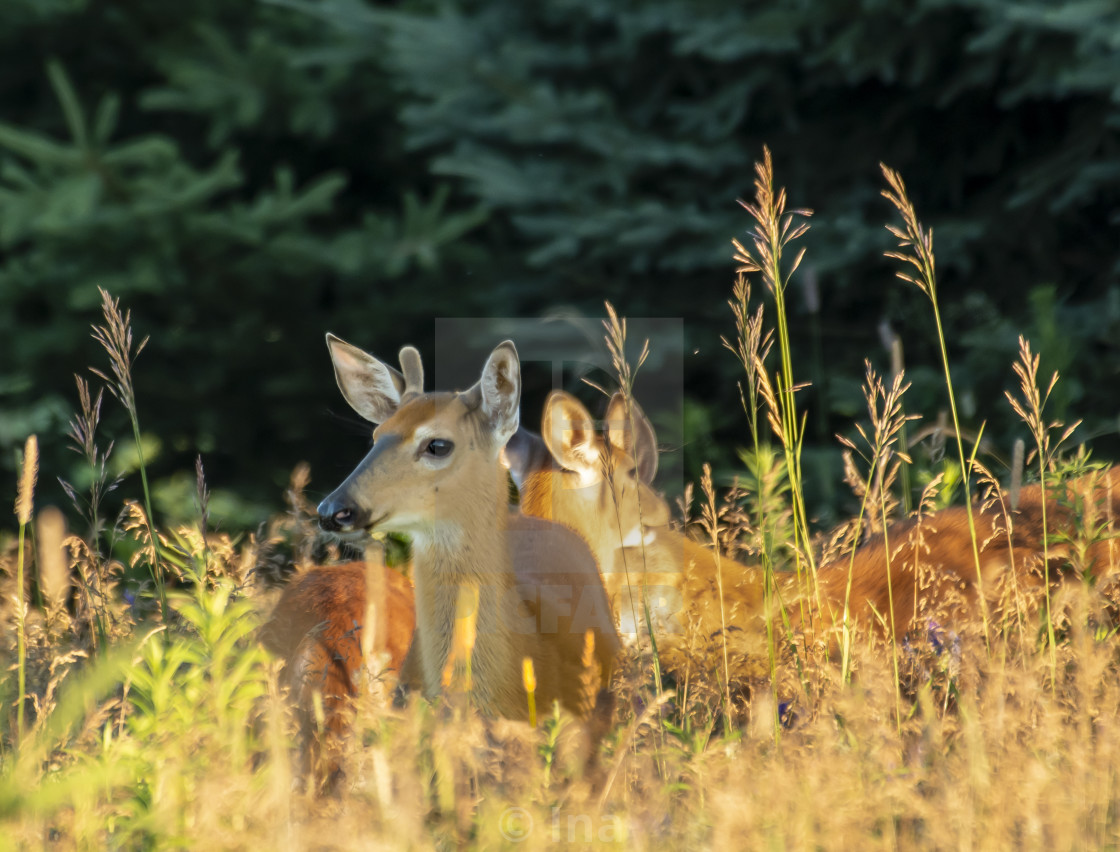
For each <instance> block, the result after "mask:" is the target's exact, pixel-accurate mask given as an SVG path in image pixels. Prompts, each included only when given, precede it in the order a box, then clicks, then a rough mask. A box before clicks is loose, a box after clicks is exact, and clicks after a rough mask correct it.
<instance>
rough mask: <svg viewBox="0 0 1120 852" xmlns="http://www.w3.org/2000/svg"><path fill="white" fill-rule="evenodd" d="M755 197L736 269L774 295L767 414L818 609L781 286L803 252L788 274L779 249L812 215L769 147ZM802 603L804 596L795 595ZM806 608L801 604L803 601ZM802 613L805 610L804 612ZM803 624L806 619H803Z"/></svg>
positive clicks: (758, 169)
mask: <svg viewBox="0 0 1120 852" xmlns="http://www.w3.org/2000/svg"><path fill="white" fill-rule="evenodd" d="M755 175H756V177H755V182H754V186H755V200H754V202H753V203H747V202H745V201H740V202H739V203H740V204H741V205H742V206H743V208H744V209H746V211H747V212H748V213H749V214H750V215H751V217H752V218H753V219H754V220H755V226H754V228H753V229H752V232H751V244H752V248H751V249H748V248H747V247H746V246H744V245H743V244H742V243H741V242H739V241H738V240H733V245H734V246H735V249H736V254H735V260H736V261H738V262H739V263H740V264H741V266H740V267H739V270H738V271H739V272H741V273H743V272H745V273H754V272H757V273H760V274H761V275H762V280H763V282H764V283H765V285H766V289H767V290H768V291H769V293H770V295H771V296H772V297H773V299H774V312H775V320H774V325H775V328H776V329H777V333H778V354H779V361H780V369H779V372H778V374H777V375H776V376H775V384H776V388H775V397H774V398H775V401H776V403H777V406H776V413H777V417H776V419H775V418H771V420H770V422H771V425H772V426H776V427H777V428H776V429H775V432H776V434H777V435H778V437H779V440H780V441H781V444H782V448H783V450H784V452H785V458H786V471H787V476H788V477H789V482H790V493H791V502H792V507H793V525H794V553H795V568H796V572H797V583H798V586H799V588H800V589H802V590H804V589H805V586H806V584H807V585H808V586H809V588H810V590H811V592H812V594H813V595H814V596H815V597H816V601H817V609H818V612H819V611H820V605H821V604H820V594H819V589H818V588H817V577H816V574H817V571H816V564H815V561H814V559H813V547H812V539H811V533H810V530H809V518H808V513H807V511H806V509H805V495H804V488H803V478H802V475H801V453H800V448H801V443H802V440H803V437H804V429H805V420H804V418H803V417H799V415H798V412H797V405H796V401H795V398H794V395H795V394H796V393H797V391H798V390H800V389H801V388H802V387H803V385H795V384H794V382H793V366H792V357H791V352H790V335H789V321H788V317H787V313H786V302H785V290H786V286H787V284H788V281H789V278H790V277H791V276H792V275H793V273H794V272H795V271H796V270H797V267H798V266H799V265H800V263H801V260H802V259H803V258H804V256H805V250H804V248H802V249H801V250H800V251H799V252H798V253H797V254H796V255H795V256H794V259H793V261H792V263H791V264H790V268H789V270H788V272H785V271H783V269H782V258H783V252H784V251H785V249H786V247H787V246H788V245H789V244H790V243H791V242H792V241H793V240H796V239H798V238H799V237H801V236H802V235H804V234H805V232H806V231H808V230H809V226H808V224H806V223H805V222H796V223H795V217H800V218H807V217H809V216H811V215H812V211H811V210H808V209H797V210H790V211H788V212H787V211H786V193H785V190H784V189H781V190H778V191H777V192H775V190H774V164H773V161H772V158H771V156H770V149H769V148H763V159H762V162H761V163H755ZM798 597H799V599H801V600H802V601H804V600H805V599H806V597H805V596H804V595H799V596H798ZM802 606H804V603H802ZM803 615H804V613H803ZM803 620H804V622H805V623H808V622H809V619H807V618H805V619H803Z"/></svg>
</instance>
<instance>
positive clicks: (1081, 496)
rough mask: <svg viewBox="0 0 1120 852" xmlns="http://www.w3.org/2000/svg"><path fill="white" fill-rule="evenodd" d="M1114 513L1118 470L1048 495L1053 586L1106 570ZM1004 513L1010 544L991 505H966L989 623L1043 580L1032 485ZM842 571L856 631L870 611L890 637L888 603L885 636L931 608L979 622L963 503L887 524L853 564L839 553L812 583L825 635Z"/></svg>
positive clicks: (1111, 559)
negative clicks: (970, 508) (817, 587)
mask: <svg viewBox="0 0 1120 852" xmlns="http://www.w3.org/2000/svg"><path fill="white" fill-rule="evenodd" d="M1004 499H1006V496H1005V498H1004ZM1118 512H1120V473H1118V472H1117V471H1116V470H1108V471H1102V472H1097V473H1090V474H1087V475H1085V476H1083V477H1081V478H1079V479H1076V480H1072V481H1070V482H1067V483H1063V484H1061V485H1058V486H1055V487H1052V488H1048V489H1047V493H1046V528H1047V529H1049V530H1050V535H1049V557H1050V566H1049V575H1050V579H1051V582H1052V583H1057V582H1060V581H1061V580H1062V579H1063V578H1066V577H1069V576H1071V575H1072V576H1078V575H1079V574H1082V573H1084V574H1090V575H1094V576H1098V577H1099V576H1101V575H1102V574H1104V573H1105V572H1111V571H1114V570H1115V568H1116V565H1117V556H1118V553H1117V546H1118V545H1117V540H1116V538H1115V535H1116V532H1115V530H1114V528H1113V527H1114V524H1115V522H1116V518H1117V517H1118ZM1009 515H1010V541H1009V536H1008V532H1007V528H1008V524H1007V522H1006V521H1005V520H1004V515H1003V511H1002V510H1001V508H1000V504H999V502H998V501H996V502H995V503H994V504H993V505H989V506H988V507H987V508H985V509H983V510H981V509H980V508H979V507H974V508H973V519H974V523H975V527H976V537H977V542H978V543H979V546H980V563H981V569H982V571H981V576H982V577H983V589H984V598H985V601H986V602H987V604H988V607H989V609H990V611H991V613H992V615H993V616H994V617H995V618H996V619H997V620H998V619H1000V618H1001V617H1002V615H1003V614H1004V612H1005V610H1007V609H1009V608H1010V607H1012V606H1015V605H1016V599H1015V596H1016V594H1017V593H1021V592H1026V593H1027V602H1028V603H1033V604H1034V605H1037V601H1038V594H1037V592H1038V591H1040V590H1041V588H1042V586H1043V582H1044V581H1043V574H1044V572H1043V544H1044V542H1043V535H1042V530H1043V519H1042V489H1041V487H1040V486H1039V485H1032V486H1029V487H1027V488H1024V489H1023V490H1022V495H1021V498H1020V501H1019V506H1018V508H1017V509H1016V510H1015V511H1013V512H1012V511H1010V509H1009ZM1087 527H1088V528H1094V527H1095V528H1096V530H1097V531H1096V533H1095V534H1094V535H1093V536H1092V537H1091V538H1087V539H1086V540H1084V542H1083V544H1084V551H1083V553H1078V552H1077V551H1078V550H1079V548H1078V547H1077V546H1076V545H1077V543H1078V538H1079V537H1084V534H1083V532H1082V530H1083V529H1085V528H1087ZM923 540H924V544H923V543H922V541H923ZM887 553H889V554H890V587H889V589H888V584H887ZM916 566H917V569H918V570H915V567H916ZM849 567H851V576H852V588H851V594H850V597H849V601H850V603H849V607H850V611H851V613H852V614H853V615H854V616H855V617H856V618H857V619H858V620H859V621H860V622H861V623H863V624H864V626H866V625H867V624H868V623H869V622H871V621H872V620H873V619H875V617H874V615H873V614H872V612H871V607H874V609H875V610H876V611H877V612H878V613H880V614H882V616H883V617H884V618H886V619H888V622H887V629H888V630H889V629H890V622H889V618H890V612H891V605H890V601H891V599H892V598H893V602H894V630H895V633H896V635H899V636H901V635H902V634H904V633H905V632H906V631H907V630H909V629H911V628H912V627H922V626H923V625H924V624H925V621H926V620H927V619H930V618H935V617H941V616H939V615H937V612H938V610H935V607H937V608H939V610H940V611H941V612H942V613H946V614H949V615H950V616H951V615H957V616H960V615H965V616H969V617H970V618H976V617H978V616H979V608H978V606H977V572H976V561H975V557H974V555H973V549H972V539H971V535H970V533H969V528H968V517H967V514H966V510H965V508H964V507H963V506H954V507H952V508H949V509H943V510H941V511H939V512H935V513H934V514H932V515H930V516H928V517H925V518H923V519H922V520H921V521H920V522H919V521H916V520H913V519H911V520H907V521H903V522H899V523H896V524H893V525H892V526H891V527H890V528H889V529H888V533H887V540H886V543H884V540H883V536H882V535H878V536H875V537H874V538H873V539H872V540H870V541H869V542H867V543H866V544H864V545H863V546H861V547H860V548H859V549H857V550H856V552H855V559H854V563H852V560H851V557H850V556H847V557H839V558H837V559H835V560H833V561H832V562H831V563H829V564H827V565H824V566H823V567H822V568H821V569H820V571H819V574H818V577H819V580H820V588H821V597H822V600H823V602H824V604H825V606H824V609H825V610H826V612H825V624H824V626H825V627H826V628H827V627H828V626H830V625H832V626H834V625H835V624H836V623H838V622H839V621H840V620H841V619H842V615H843V607H844V600H845V594H846V589H847V584H848V576H849ZM794 609H797V607H794ZM810 609H812V608H810ZM794 616H795V618H796V616H797V613H794Z"/></svg>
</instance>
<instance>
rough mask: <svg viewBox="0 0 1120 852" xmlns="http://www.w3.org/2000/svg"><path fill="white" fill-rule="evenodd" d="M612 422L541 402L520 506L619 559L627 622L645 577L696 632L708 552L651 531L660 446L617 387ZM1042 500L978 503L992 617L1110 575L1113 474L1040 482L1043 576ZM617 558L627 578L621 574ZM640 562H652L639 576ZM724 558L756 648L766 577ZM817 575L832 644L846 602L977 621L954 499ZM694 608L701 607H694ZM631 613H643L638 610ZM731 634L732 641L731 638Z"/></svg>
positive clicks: (898, 622) (795, 615)
mask: <svg viewBox="0 0 1120 852" xmlns="http://www.w3.org/2000/svg"><path fill="white" fill-rule="evenodd" d="M607 421H608V424H607V437H606V439H604V438H602V437H600V436H599V435H598V433H596V432H595V430H594V429H593V424H592V421H591V418H590V415H589V414H588V413H587V411H586V409H585V408H584V407H583V406H582V405H581V404H580V403H579V402H578V401H576V400H575V399H574V398H572V397H570V396H569V395H568V394H564V393H562V392H554V393H553V394H552V396H550V397H549V400H548V402H547V403H546V406H545V414H544V418H543V425H542V431H543V433H544V440H543V441H542V439H541V438H537V437H536V436H534V435H532V434H531V433H527V432H525V431H524V430H522V431H521V432H520V433H519V434H518V435H517V436H515V437H514V439H513V440H512V441H511V442H510V445H509V447H507V449H506V458H507V462H508V463H509V464H510V467H511V472H512V473H513V475H514V479H515V481H517V482H518V484H519V487H520V488H521V490H522V510H523V511H525V512H527V513H529V514H533V515H538V516H541V517H547V518H551V519H553V520H556V521H558V522H560V523H563V524H565V525H567V526H569V527H571V528H572V529H574V530H576V531H577V532H579V533H580V534H581V535H583V536H584V537H585V538H586V539H587V540H588V541H589V542H591V543H592V548H593V550H595V552H596V555H597V556H598V558H599V560H600V564H601V565H603V566H604V570H606V566H608V565H610V566H614V568H613V570H614V572H615V574H614V576H613V577H611V576H607V577H605V580H606V583H607V586H608V588H609V589H611V590H612V604H614V605H615V606H617V607H619V608H620V614H621V623H622V624H623V625H624V626H626V625H629V624H633V623H634V622H633V619H634V616H633V615H630V614H628V613H627V608H628V607H629V606H630V604H629V600H628V599H629V597H630V596H631V592H633V598H634V600H635V601H638V602H639V603H638V606H639V607H640V597H639V595H638V594H637V592H636V591H635V589H636V587H637V586H639V585H640V584H641V583H642V582H647V583H648V584H649V585H651V586H654V587H658V586H662V584H664V585H665V586H669V587H670V591H672V590H673V589H675V590H678V591H679V594H680V597H679V598H678V599H677V601H676V605H677V607H678V613H679V614H678V619H679V621H680V622H681V623H682V624H685V623H686V622H688V621H691V622H693V623H700V624H704V625H705V626H706V627H705V629H707V628H708V627H714V626H715V625H716V624H718V618H719V610H718V595H717V588H716V580H715V577H716V562H715V557H714V555H713V554H712V552H711V551H709V550H707V549H706V548H703V547H700V546H699V545H697V544H696V543H694V542H692V541H690V540H689V539H687V538H685V537H684V536H681V535H680V534H679V533H673V532H670V531H667V530H663V529H662V528H660V527H658V526H657V524H658V523H659V522H660V520H661V518H663V517H665V516H666V515H667V514H668V506H667V505H666V504H665V501H664V499H663V498H661V497H660V496H659V495H658V494H657V493H656V492H655V491H653V490H652V488H651V487H649V486H650V479H651V477H652V472H653V471H654V470H656V463H655V462H651V461H650V456H651V455H655V454H656V451H657V450H656V441H655V436H654V432H653V428H652V426H651V425H650V424H649V421H648V420H646V418H645V416H644V414H643V413H642V411H641V409H640V408H639V407H638V406H637V405H636V404H632V408H631V414H630V417H629V418H627V417H626V416H625V413H624V407H623V402H622V400H621V398H620V397H619V396H618V395H616V396H615V397H614V398H613V399H612V400H611V403H610V406H609V409H608V413H607ZM631 423H632V425H631ZM631 436H632V437H631ZM634 459H642V460H643V461H642V462H640V463H639V462H635V461H634ZM605 469H613V470H614V471H615V474H614V475H613V476H611V477H608V476H606V475H605V474H604V470H605ZM635 480H637V481H635ZM639 500H640V503H641V508H640V510H639V507H638V503H639ZM1042 507H1043V500H1042V489H1041V487H1040V486H1039V485H1032V486H1028V487H1025V488H1023V489H1022V491H1021V494H1020V497H1019V501H1018V505H1017V507H1016V508H1014V509H1012V508H1011V507H1010V506H1005V505H1004V504H1002V503H1001V502H1000V501H999V500H992V501H989V502H988V504H987V505H986V506H985V507H983V508H981V507H980V506H974V507H973V515H974V523H975V527H976V536H977V542H978V548H979V551H980V564H981V574H982V577H983V583H984V585H983V594H984V598H985V601H986V602H987V604H988V605H989V609H990V610H991V612H992V613H993V615H994V616H995V617H997V618H1002V617H1003V616H1004V615H1005V614H1007V612H1006V611H1007V610H1008V608H1009V607H1011V606H1017V607H1021V606H1024V605H1025V606H1028V607H1030V606H1037V604H1038V598H1039V595H1038V594H1037V592H1038V591H1039V590H1040V589H1041V587H1042V585H1043V577H1044V575H1045V573H1049V576H1050V578H1051V580H1052V582H1054V583H1057V582H1059V581H1060V580H1061V579H1062V578H1064V577H1068V576H1071V575H1073V576H1077V575H1090V576H1098V577H1099V576H1101V574H1102V573H1112V574H1115V571H1116V568H1117V564H1118V561H1120V541H1118V540H1117V537H1116V536H1117V530H1116V524H1117V523H1118V519H1120V473H1118V472H1117V471H1116V470H1115V469H1110V470H1107V471H1100V472H1095V473H1089V474H1087V475H1085V476H1082V477H1079V478H1078V479H1074V480H1072V481H1068V482H1065V483H1061V484H1058V485H1052V486H1050V487H1048V489H1047V491H1046V525H1045V528H1046V529H1048V530H1049V535H1048V537H1047V538H1046V542H1045V543H1046V544H1047V547H1046V548H1045V552H1046V553H1047V555H1048V556H1049V558H1050V566H1049V572H1044V571H1043V553H1044V546H1043V545H1044V536H1043V529H1044V527H1043V519H1042ZM615 518H617V519H618V520H617V522H615ZM605 519H607V520H610V521H611V522H612V523H615V529H614V532H613V535H612V534H611V533H610V531H609V530H607V529H606V524H605V522H604V520H605ZM620 531H621V532H620ZM643 539H644V540H645V545H644V550H645V554H644V562H643V555H642V553H641V552H640V551H639V550H638V549H636V548H631V547H629V546H627V545H628V544H629V543H630V542H634V541H640V540H643ZM623 556H625V557H626V559H625V563H626V566H627V569H628V571H627V572H621V571H620V563H621V562H622V561H623V559H622V557H623ZM643 565H644V566H648V567H646V569H645V570H646V573H645V574H644V575H643V574H642V573H641V572H642V570H643ZM666 566H667V567H666ZM678 566H679V569H678ZM720 566H721V569H722V572H723V597H724V604H725V606H724V611H725V618H726V623H727V625H728V627H729V629H731V630H734V631H742V635H741V636H738V637H737V639H738V641H741V642H745V643H746V650H747V652H748V653H750V652H752V651H753V649H755V648H757V647H758V645H757V642H755V641H754V640H753V639H752V637H753V636H757V635H758V627H759V615H760V613H761V604H762V585H761V584H762V572H761V571H760V570H759V569H756V568H751V567H748V566H744V565H741V564H739V563H737V562H734V561H732V560H729V559H726V558H724V559H721V560H720ZM888 567H889V576H890V582H889V587H888ZM849 568H851V577H852V580H851V590H850V593H849V592H848V577H849ZM674 571H677V573H676V575H675V576H676V585H673V577H674V574H673V572H674ZM818 578H819V583H820V604H821V606H820V608H819V609H818V607H817V605H816V596H815V595H813V596H811V597H810V599H809V600H808V601H807V605H806V607H805V608H804V612H806V613H808V614H809V615H810V620H811V622H812V625H813V627H814V628H815V629H821V630H822V633H821V635H822V636H824V637H828V638H829V639H830V641H831V639H832V638H833V631H834V629H835V628H836V627H837V625H838V624H839V623H840V622H841V620H842V618H843V613H844V601H845V599H847V600H848V613H849V618H850V619H853V620H855V621H856V622H858V623H859V624H861V625H862V626H863V628H864V629H879V628H886V629H888V630H889V629H890V626H891V615H892V612H891V604H892V602H893V625H894V630H895V634H896V635H897V636H900V637H901V636H902V635H904V634H905V633H906V632H907V631H909V630H911V629H914V628H917V629H919V630H924V629H925V628H926V627H927V626H928V625H929V622H930V621H937V622H939V623H942V624H944V623H945V622H944V619H946V618H948V619H953V618H961V617H964V618H966V619H969V620H978V619H979V608H978V601H977V572H976V562H975V557H974V555H973V548H972V539H971V535H970V532H969V527H968V519H967V515H966V512H965V509H964V507H963V506H959V507H953V508H949V509H943V510H940V511H937V512H934V513H932V514H930V515H927V516H925V517H923V518H922V519H921V520H914V519H909V520H905V521H899V522H896V523H894V524H891V525H890V526H889V527H888V529H887V533H886V536H885V541H884V535H882V534H880V535H877V536H874V537H872V538H871V539H870V540H868V541H867V542H865V543H863V544H862V545H861V546H860V547H858V548H857V549H856V551H855V554H854V563H853V561H852V555H851V553H850V552H849V553H848V555H846V556H843V555H842V556H839V557H836V558H835V559H833V560H832V561H831V562H829V563H827V564H824V565H822V566H821V567H820V568H819V569H818ZM781 585H782V586H783V587H784V588H782V589H781V591H782V593H783V599H784V601H785V603H786V605H787V608H788V610H789V615H790V619H791V622H792V624H793V627H794V629H795V631H796V632H801V631H802V630H803V629H809V625H808V624H803V623H802V619H801V612H802V611H803V610H802V608H801V607H800V606H796V605H795V603H796V602H795V600H794V592H793V589H792V587H791V586H792V584H791V583H790V582H789V581H788V580H787V581H786V582H785V583H782V584H781ZM669 599H671V596H667V595H661V596H660V597H659V598H656V599H655V600H658V601H666V600H669ZM668 609H670V610H671V609H672V607H669V608H668ZM651 610H653V613H654V616H655V618H654V624H655V627H654V629H655V632H656V631H657V630H658V626H659V625H664V624H665V623H666V621H667V620H668V617H669V616H670V615H672V612H670V611H668V610H666V611H663V612H660V613H658V612H657V607H656V605H654V606H651ZM697 610H699V614H698V615H694V614H693V613H694V612H695V611H697ZM637 616H638V617H639V618H640V617H641V611H640V609H637ZM639 623H640V622H639ZM708 635H710V636H715V635H717V634H716V633H714V632H711V633H709V634H708ZM728 635H729V639H730V638H731V637H733V635H734V634H728ZM729 644H730V642H729Z"/></svg>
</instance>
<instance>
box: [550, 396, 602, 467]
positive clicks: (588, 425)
mask: <svg viewBox="0 0 1120 852" xmlns="http://www.w3.org/2000/svg"><path fill="white" fill-rule="evenodd" d="M541 437H542V438H543V439H544V443H545V445H546V446H547V447H548V451H549V452H550V453H552V457H553V458H554V459H556V462H557V464H559V465H560V466H561V467H562V468H564V469H566V470H572V471H575V472H576V473H581V474H592V475H594V476H601V475H602V473H603V470H602V464H603V461H602V458H601V457H600V453H599V443H598V442H599V435H598V433H597V432H596V431H595V421H594V420H592V419H591V414H590V413H589V412H588V411H587V409H586V408H584V406H583V403H582V402H580V401H579V400H578V399H576V398H575V397H574V396H572V395H571V394H570V393H567V392H565V391H553V392H552V393H550V394H549V395H548V400H547V401H546V402H545V404H544V415H543V416H542V417H541Z"/></svg>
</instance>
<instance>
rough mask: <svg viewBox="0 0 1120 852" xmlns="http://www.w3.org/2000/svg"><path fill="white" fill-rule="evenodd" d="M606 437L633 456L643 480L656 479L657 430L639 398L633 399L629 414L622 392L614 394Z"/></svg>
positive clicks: (609, 411)
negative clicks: (640, 403)
mask: <svg viewBox="0 0 1120 852" xmlns="http://www.w3.org/2000/svg"><path fill="white" fill-rule="evenodd" d="M607 440H609V441H610V442H611V444H612V445H614V446H615V447H617V448H618V449H620V450H622V451H623V452H624V453H626V454H628V455H629V456H630V457H631V458H632V459H634V464H635V465H636V466H637V468H638V478H639V479H641V480H642V482H645V483H647V484H649V483H651V482H653V477H654V476H656V475H657V433H656V432H654V431H653V424H651V423H650V422H649V418H647V417H646V415H645V412H644V411H642V407H641V406H640V405H638V403H637V400H634V399H631V400H630V416H629V417H627V415H626V398H625V397H624V396H623V395H622V393H621V392H619V393H616V394H615V395H614V396H612V397H611V401H610V405H608V406H607Z"/></svg>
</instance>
